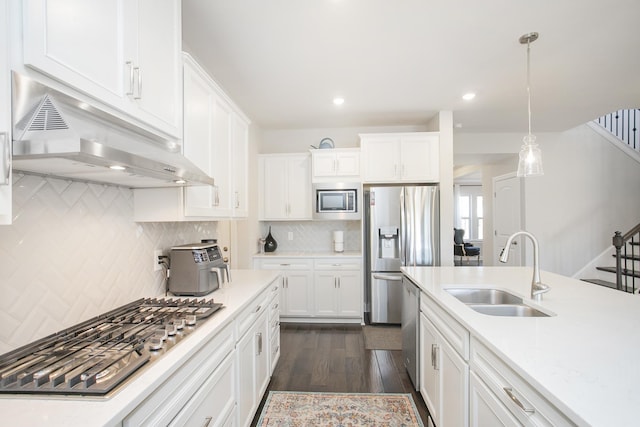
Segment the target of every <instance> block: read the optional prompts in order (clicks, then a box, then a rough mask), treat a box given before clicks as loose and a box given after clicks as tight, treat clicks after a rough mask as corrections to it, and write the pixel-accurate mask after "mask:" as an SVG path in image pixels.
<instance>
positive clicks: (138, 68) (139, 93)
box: [133, 67, 142, 99]
mask: <svg viewBox="0 0 640 427" xmlns="http://www.w3.org/2000/svg"><path fill="white" fill-rule="evenodd" d="M133 69H134V71H136V72H137V73H138V96H134V97H133V99H142V70H141V69H140V67H134V68H133Z"/></svg>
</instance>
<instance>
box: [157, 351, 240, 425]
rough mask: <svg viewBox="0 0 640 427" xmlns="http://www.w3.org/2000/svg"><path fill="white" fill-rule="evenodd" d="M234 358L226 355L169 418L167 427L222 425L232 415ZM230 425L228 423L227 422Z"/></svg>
mask: <svg viewBox="0 0 640 427" xmlns="http://www.w3.org/2000/svg"><path fill="white" fill-rule="evenodd" d="M235 373H236V358H235V355H234V354H230V355H228V356H227V358H226V359H225V360H224V361H223V362H222V363H221V364H220V365H219V366H218V367H217V368H216V370H215V371H214V372H213V373H212V374H211V375H210V376H209V378H207V380H206V381H205V382H204V384H203V385H202V387H200V390H198V391H197V392H196V394H195V395H194V396H193V397H192V398H191V400H189V402H188V403H187V404H186V405H185V406H184V408H182V410H181V411H180V413H179V414H178V415H177V416H176V417H175V418H174V419H173V421H171V424H170V426H172V427H173V426H188V427H202V426H204V425H206V426H209V427H214V426H224V425H226V424H227V423H229V422H231V421H230V420H232V419H233V415H235V408H236V399H235V396H236V393H235V382H236V381H235ZM229 425H231V424H229Z"/></svg>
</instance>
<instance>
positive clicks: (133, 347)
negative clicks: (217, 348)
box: [0, 298, 223, 396]
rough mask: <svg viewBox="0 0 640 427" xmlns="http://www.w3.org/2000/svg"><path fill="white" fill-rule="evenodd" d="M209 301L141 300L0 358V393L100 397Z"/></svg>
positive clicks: (201, 315) (189, 327) (205, 313)
mask: <svg viewBox="0 0 640 427" xmlns="http://www.w3.org/2000/svg"><path fill="white" fill-rule="evenodd" d="M221 308H223V305H222V304H220V303H215V302H214V301H213V300H212V299H210V300H195V299H192V300H188V299H155V298H153V299H152V298H146V299H145V298H142V299H139V300H137V301H134V302H131V303H129V304H126V305H124V306H122V307H119V308H116V309H114V310H112V311H109V312H108V313H105V314H102V315H100V316H97V317H94V318H93V319H90V320H88V321H86V322H83V323H80V324H78V325H76V326H73V327H71V328H68V329H65V330H63V331H60V332H57V333H55V334H52V335H49V336H47V337H44V338H42V339H40V340H38V341H35V342H33V343H31V344H27V345H25V346H23V347H20V348H18V349H16V350H14V351H11V352H9V353H6V354H4V355H1V356H0V393H13V394H15V393H19V394H59V395H86V396H104V395H106V394H107V393H109V392H110V391H112V390H114V389H115V388H116V387H117V386H119V385H120V384H122V383H123V382H124V381H125V380H126V379H127V378H128V377H130V376H131V375H133V373H134V372H136V371H137V370H138V369H139V368H140V367H141V366H143V365H144V364H146V363H149V362H152V361H153V360H154V359H157V358H158V357H159V356H161V355H162V354H164V353H165V352H167V351H169V350H171V348H172V347H173V346H175V345H177V344H178V343H179V342H180V341H181V340H182V339H184V338H185V337H186V336H188V335H189V334H190V333H191V332H193V331H194V330H195V329H196V328H197V327H198V325H199V324H200V323H201V322H203V321H205V320H206V319H208V318H209V316H211V315H212V314H213V313H214V312H216V311H218V310H219V309H221Z"/></svg>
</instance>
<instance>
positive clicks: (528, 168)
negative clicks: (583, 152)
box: [517, 33, 544, 177]
mask: <svg viewBox="0 0 640 427" xmlns="http://www.w3.org/2000/svg"><path fill="white" fill-rule="evenodd" d="M536 40H538V33H528V34H525V35H523V36H521V37H520V44H526V45H527V111H528V114H529V116H528V117H529V133H528V135H527V136H525V137H524V138H523V139H522V141H523V142H524V144H523V145H522V147H520V154H519V161H518V173H517V175H518V176H520V177H527V176H539V175H543V174H544V172H543V170H542V152H541V151H540V147H539V146H538V144H536V137H535V135H532V134H531V81H530V74H531V65H530V59H529V56H530V53H529V52H530V48H531V43H533V42H534V41H536Z"/></svg>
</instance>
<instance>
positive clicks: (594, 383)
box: [403, 267, 640, 427]
mask: <svg viewBox="0 0 640 427" xmlns="http://www.w3.org/2000/svg"><path fill="white" fill-rule="evenodd" d="M403 271H404V273H405V274H406V275H407V276H408V277H410V278H411V279H412V280H413V281H414V282H415V283H416V284H418V286H419V287H420V288H421V289H422V290H423V291H424V292H426V293H427V294H428V295H430V296H431V297H433V298H434V299H435V300H436V302H437V303H438V304H440V305H441V306H442V307H443V308H444V309H445V310H447V312H449V313H450V314H451V315H452V316H453V317H454V318H455V319H456V320H458V321H460V322H461V323H462V324H463V325H464V326H465V327H467V328H468V329H469V331H470V333H471V334H472V336H475V337H477V338H478V339H479V340H480V341H482V342H483V343H484V344H485V345H487V346H488V347H489V348H491V349H492V350H493V351H494V352H496V354H498V355H499V356H501V357H502V358H503V359H504V360H505V362H506V363H507V364H509V365H510V366H511V367H512V368H513V369H514V370H515V371H516V372H517V373H518V374H520V375H521V376H522V377H523V378H524V379H526V380H527V381H528V382H529V383H530V384H531V385H532V386H534V387H535V388H536V389H537V390H538V391H540V392H541V393H542V394H543V395H544V396H545V397H546V398H547V399H548V400H549V401H550V402H552V403H553V404H554V405H555V406H556V407H557V408H558V409H560V410H561V411H562V412H563V413H565V415H566V416H568V417H569V418H570V419H572V420H573V421H574V422H575V423H576V424H578V425H593V426H617V427H620V426H637V425H639V423H640V421H639V420H640V415H638V409H639V408H640V363H638V360H637V359H638V354H639V353H640V331H639V329H638V328H640V296H638V295H632V294H627V293H624V292H621V291H616V290H613V289H608V288H605V287H602V286H598V285H593V284H590V283H586V282H582V281H579V280H576V279H571V278H568V277H564V276H559V275H557V274H552V273H548V272H544V271H543V272H542V273H541V276H542V282H543V283H546V284H548V285H549V286H550V287H551V290H550V291H549V292H548V293H546V294H544V297H543V300H542V301H541V302H535V301H533V300H531V299H530V297H529V296H530V290H531V279H532V269H531V268H527V267H404V268H403ZM451 287H491V288H499V289H505V290H509V291H511V292H512V293H516V294H518V295H519V296H522V297H524V298H525V303H527V304H529V305H531V306H533V307H538V308H541V309H542V311H545V312H547V313H549V312H551V313H553V314H555V315H554V316H552V317H528V318H518V317H498V316H489V315H484V314H480V313H477V312H475V311H473V310H471V309H470V308H469V307H467V306H466V305H465V304H463V303H462V302H460V301H458V300H457V299H456V298H454V297H453V296H451V295H450V294H448V293H447V292H445V291H444V290H443V289H445V288H451Z"/></svg>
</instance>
